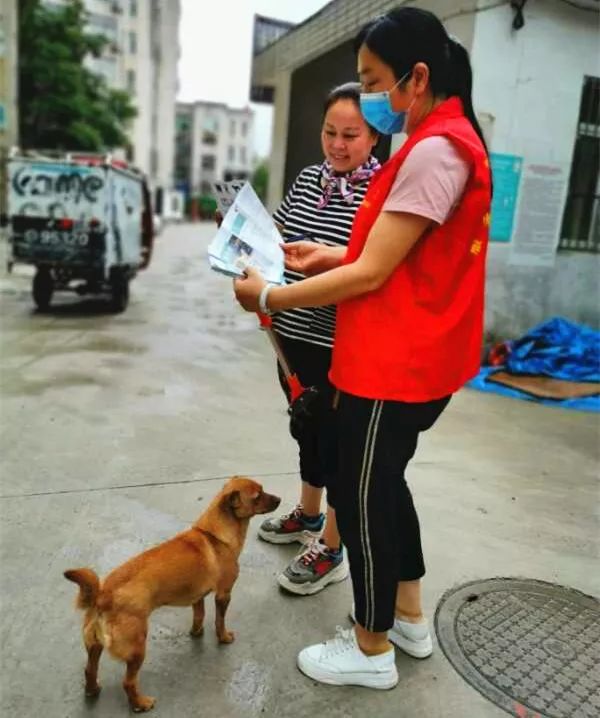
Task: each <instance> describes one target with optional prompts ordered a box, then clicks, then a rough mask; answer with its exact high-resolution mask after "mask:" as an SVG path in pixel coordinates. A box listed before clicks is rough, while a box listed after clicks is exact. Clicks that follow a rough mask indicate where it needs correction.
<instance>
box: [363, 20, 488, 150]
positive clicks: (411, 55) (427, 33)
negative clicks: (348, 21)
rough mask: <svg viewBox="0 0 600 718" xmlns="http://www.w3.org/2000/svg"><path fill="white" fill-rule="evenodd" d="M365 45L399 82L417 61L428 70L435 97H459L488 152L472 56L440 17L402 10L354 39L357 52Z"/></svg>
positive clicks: (368, 27)
mask: <svg viewBox="0 0 600 718" xmlns="http://www.w3.org/2000/svg"><path fill="white" fill-rule="evenodd" d="M362 45H366V46H367V47H368V48H369V50H371V52H373V53H374V54H375V55H377V56H378V57H380V58H381V60H383V62H385V64H386V65H389V66H390V67H391V68H392V70H393V71H394V75H395V77H396V79H397V80H399V79H400V78H402V77H403V76H404V75H406V74H407V73H409V72H410V71H411V70H412V68H413V67H414V66H415V65H416V64H417V63H418V62H424V63H425V64H426V65H427V67H428V68H429V82H430V84H431V92H432V93H433V96H434V97H439V98H447V97H453V96H456V97H460V99H461V100H462V103H463V106H464V110H465V115H466V117H467V118H468V119H469V121H470V122H471V124H472V125H473V129H474V130H475V132H476V133H477V134H478V135H479V137H480V139H481V141H482V142H483V146H484V147H485V150H486V152H487V151H488V148H487V144H486V142H485V138H484V136H483V132H482V130H481V127H480V125H479V122H478V121H477V117H476V116H475V111H474V110H473V100H472V98H471V91H472V87H473V73H472V71H471V61H470V59H469V53H468V52H467V50H466V48H464V47H463V46H462V45H461V44H460V43H459V42H458V41H457V40H454V39H453V38H451V37H449V36H448V33H447V32H446V29H445V28H444V26H443V25H442V23H441V21H440V20H439V18H437V17H436V16H435V15H434V14H433V13H432V12H429V11H428V10H420V9H419V8H415V7H401V8H397V9H396V10H390V11H389V12H388V13H386V14H385V15H381V16H380V17H378V18H376V19H375V20H372V21H371V22H370V23H368V24H367V25H365V26H364V27H363V28H362V30H361V31H360V32H359V33H358V35H357V36H356V38H355V40H354V51H355V52H356V53H358V51H359V49H360V48H361V46H362Z"/></svg>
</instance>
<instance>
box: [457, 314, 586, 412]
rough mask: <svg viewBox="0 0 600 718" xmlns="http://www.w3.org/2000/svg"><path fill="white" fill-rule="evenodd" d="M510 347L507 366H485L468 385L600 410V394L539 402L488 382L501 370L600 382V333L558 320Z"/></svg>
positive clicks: (523, 393)
mask: <svg viewBox="0 0 600 718" xmlns="http://www.w3.org/2000/svg"><path fill="white" fill-rule="evenodd" d="M508 346H509V348H510V353H509V354H508V357H507V361H506V365H505V366H502V367H499V366H494V367H489V366H487V367H482V369H481V371H480V372H479V374H478V375H477V376H476V377H475V379H473V380H472V381H471V382H469V386H471V387H472V388H474V389H479V390H481V391H491V392H494V393H496V394H503V395H505V396H512V397H516V398H518V399H527V400H528V401H537V402H540V403H542V404H550V405H552V406H560V407H564V408H567V409H580V410H584V411H600V395H599V394H596V395H595V396H590V397H582V398H579V399H563V400H557V399H540V398H538V397H535V396H531V395H530V394H526V393H525V392H522V391H519V390H518V389H512V388H510V387H507V386H503V385H501V384H496V383H494V382H488V381H487V378H488V376H489V375H490V374H493V373H494V372H497V371H501V370H502V371H508V372H509V373H511V374H527V375H530V376H549V377H553V378H554V379H565V380H567V381H578V382H583V381H590V382H597V381H600V332H597V331H595V330H593V329H590V328H589V327H585V326H581V325H579V324H574V323H573V322H570V321H568V320H567V319H562V318H560V317H555V318H554V319H550V320H549V321H547V322H544V323H543V324H539V325H538V326H537V327H534V328H533V329H532V330H531V331H529V332H528V333H527V334H525V336H523V337H521V338H520V339H517V340H516V341H513V342H508Z"/></svg>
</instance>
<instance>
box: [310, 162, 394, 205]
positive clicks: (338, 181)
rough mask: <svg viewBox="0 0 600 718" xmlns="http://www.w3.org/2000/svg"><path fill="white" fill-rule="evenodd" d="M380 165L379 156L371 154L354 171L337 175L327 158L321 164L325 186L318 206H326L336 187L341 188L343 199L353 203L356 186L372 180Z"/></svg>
mask: <svg viewBox="0 0 600 718" xmlns="http://www.w3.org/2000/svg"><path fill="white" fill-rule="evenodd" d="M380 167H381V165H380V164H379V160H378V159H377V157H374V156H373V155H370V156H369V159H368V160H367V161H366V162H365V163H364V164H362V165H361V166H360V167H357V168H356V169H355V170H352V172H346V174H343V175H337V174H335V172H334V169H333V167H332V166H331V164H330V163H329V162H328V161H327V160H325V162H323V164H322V165H321V187H322V188H323V194H322V195H321V197H320V199H319V201H318V202H317V207H318V208H319V209H322V208H323V207H325V205H326V204H327V203H328V202H329V200H330V199H331V196H332V195H333V193H334V191H335V190H336V188H337V189H339V192H340V194H341V195H342V197H343V199H344V200H345V201H346V202H347V203H348V204H352V202H354V189H355V186H356V185H357V184H362V183H363V182H365V181H367V180H370V179H371V177H372V176H373V175H374V174H375V172H377V170H378V169H379V168H380Z"/></svg>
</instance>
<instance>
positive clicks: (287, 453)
mask: <svg viewBox="0 0 600 718" xmlns="http://www.w3.org/2000/svg"><path fill="white" fill-rule="evenodd" d="M211 233H212V227H210V226H207V225H195V226H190V225H183V226H176V227H169V228H167V230H166V231H165V232H164V233H163V235H162V236H161V238H160V240H159V242H158V246H157V249H156V253H155V257H154V260H153V263H152V265H151V267H150V269H149V270H147V271H146V272H144V273H142V274H140V276H139V277H138V278H136V279H135V281H134V282H133V284H132V292H131V294H132V297H131V303H130V306H129V308H128V310H127V311H126V312H125V313H123V314H121V315H116V316H115V315H112V314H110V313H109V312H108V307H107V305H106V303H105V302H104V301H103V300H100V299H86V298H83V299H82V298H80V297H76V296H70V295H62V296H61V295H57V296H56V298H55V300H54V302H53V307H52V308H51V310H50V311H49V312H48V313H46V314H37V313H35V312H34V311H33V309H32V301H31V298H30V290H29V284H30V275H29V273H28V271H27V270H26V269H23V268H16V269H15V271H14V272H13V274H12V275H5V276H3V277H2V278H1V280H0V302H1V308H2V309H1V332H2V334H1V354H2V371H1V376H0V382H1V394H0V397H1V399H0V401H1V403H0V424H1V427H0V428H1V431H2V434H1V437H2V438H1V445H0V451H1V479H2V485H1V500H0V511H1V515H0V527H1V528H0V531H1V533H0V550H1V563H0V601H1V604H0V605H1V609H2V616H1V619H2V634H1V644H0V645H1V646H2V648H1V653H2V667H1V671H0V714H2V715H5V716H9V717H10V718H13V717H14V718H29V717H30V716H31V717H33V716H40V715H43V716H45V717H46V716H47V717H48V718H74V717H80V716H86V717H87V716H94V718H115V717H116V716H120V715H126V714H127V710H128V709H127V705H126V701H125V698H124V694H123V692H122V689H121V685H120V683H121V678H122V667H121V665H120V664H118V663H115V662H114V661H112V660H111V659H110V658H108V657H105V658H104V659H103V661H102V664H101V680H102V683H103V686H104V690H103V692H102V694H101V696H100V698H99V699H98V701H97V702H96V703H95V704H87V703H86V702H85V700H84V697H83V689H82V669H83V665H84V654H83V648H82V646H81V643H80V634H79V616H78V615H77V614H76V613H75V611H74V610H73V599H74V596H75V587H74V586H73V585H72V584H70V583H68V582H67V581H65V580H64V578H63V577H62V572H63V570H64V569H66V568H69V567H74V566H78V565H90V566H92V567H94V568H95V569H97V570H98V571H99V572H101V573H105V572H107V571H108V570H110V569H111V568H112V567H114V566H115V565H117V564H118V563H120V562H122V561H123V560H125V559H126V558H128V557H130V556H131V555H132V554H134V553H136V552H138V551H140V550H142V549H143V548H145V547H147V546H149V545H152V544H154V543H156V542H158V541H161V540H163V539H164V538H167V537H169V536H171V535H172V534H174V533H176V532H177V531H179V530H181V529H183V528H185V527H186V526H187V525H188V524H189V523H190V522H192V521H193V520H194V519H195V518H196V516H197V515H198V514H199V513H200V512H201V511H202V509H203V506H205V505H206V502H207V500H208V499H210V497H212V496H213V495H214V493H216V491H218V489H219V488H220V486H221V485H222V483H223V480H224V478H226V477H228V476H229V475H231V474H237V473H247V474H250V475H252V476H254V477H257V478H258V479H259V480H260V481H261V482H262V483H263V484H264V485H265V487H266V488H267V489H268V490H270V491H272V492H273V493H277V494H279V495H281V496H282V497H283V499H284V505H291V504H292V503H293V502H294V501H295V500H296V498H297V491H298V476H297V466H296V459H295V450H294V446H293V444H292V441H291V440H290V439H289V437H288V435H287V431H286V415H285V409H284V404H283V401H282V397H281V396H280V390H279V387H278V386H277V384H276V381H275V375H274V361H273V358H272V354H271V350H270V348H269V346H268V344H267V341H266V338H265V337H264V336H262V335H261V334H260V333H259V332H257V331H256V320H255V318H254V317H253V316H250V315H245V314H243V313H242V312H241V311H239V310H238V309H237V307H236V306H235V305H234V303H233V300H232V298H231V291H230V282H229V280H228V279H227V278H225V277H221V276H219V275H216V274H213V273H211V272H210V271H209V270H208V269H207V268H206V261H205V250H206V245H207V243H208V241H209V239H210V237H211ZM598 458H599V457H598V423H597V421H596V419H595V417H593V416H591V415H589V414H579V413H573V412H568V413H567V412H563V411H560V410H554V409H549V408H546V407H538V406H534V405H530V404H526V403H523V402H517V401H514V400H510V399H505V398H502V397H494V396H488V395H480V394H476V393H473V392H469V391H465V392H462V393H461V394H460V395H459V396H458V397H456V399H455V400H454V401H453V402H452V404H451V406H450V407H449V409H448V410H447V412H446V414H445V415H444V416H443V417H442V419H441V420H440V422H439V424H438V426H437V427H436V428H435V429H434V430H433V431H432V432H431V433H430V434H428V435H427V436H425V437H424V439H423V441H422V444H421V447H420V450H419V453H418V455H417V459H416V461H415V463H414V466H413V469H412V472H411V474H410V480H411V484H412V486H413V488H414V494H415V499H416V502H417V504H418V507H419V509H420V513H421V519H422V525H423V534H424V543H425V549H426V556H427V559H428V576H427V579H426V582H425V604H426V607H427V610H428V612H429V614H432V613H433V610H434V609H435V605H436V603H437V601H438V600H439V597H440V596H441V594H442V593H443V592H444V591H445V590H446V589H447V588H449V587H450V586H453V585H455V584H457V583H460V582H463V581H467V580H474V579H480V578H487V577H491V576H528V577H531V578H538V579H542V580H546V581H554V582H559V583H562V584H565V585H569V586H572V587H574V588H578V589H580V590H583V591H585V592H586V593H595V594H597V593H598V592H599V589H600V586H599V583H600V582H599V579H598V572H597V565H598V563H597V560H598V523H597V516H596V509H597V505H598V483H597V480H598V476H597V470H598ZM257 522H258V519H257V520H255V523H253V525H252V527H251V531H250V533H249V536H248V541H247V544H246V548H245V550H244V553H243V556H242V559H241V574H240V578H239V580H238V583H237V585H236V587H235V589H234V594H233V600H232V603H231V606H230V611H229V618H230V624H231V628H232V630H234V631H235V632H236V636H237V640H236V642H235V643H234V644H233V645H231V646H225V647H222V646H219V645H217V643H216V639H215V637H214V635H213V634H212V631H211V630H207V631H206V633H205V636H204V637H203V638H202V639H200V640H195V641H192V640H191V639H190V638H189V636H188V634H187V632H188V630H189V627H190V625H191V609H190V610H188V609H176V608H166V609H161V610H160V611H158V612H156V613H155V614H154V615H153V618H152V628H151V634H150V637H149V643H148V655H147V660H146V663H145V665H144V668H143V670H142V674H141V680H142V686H143V687H144V689H145V690H146V691H147V692H148V693H149V694H151V695H154V696H156V697H157V698H158V703H157V706H156V708H155V710H154V715H156V716H165V717H168V718H187V717H188V716H189V717H192V716H194V717H195V716H198V717H199V718H200V717H202V718H230V717H231V718H238V717H241V716H244V718H246V717H247V718H253V717H255V716H268V717H270V716H273V717H275V716H278V717H285V716H290V717H292V716H293V717H294V718H303V717H304V716H307V717H308V716H314V715H315V714H319V713H327V714H328V715H329V716H332V717H333V718H336V717H338V716H339V717H340V718H341V716H357V717H359V716H364V715H365V714H367V713H368V714H370V715H372V716H377V717H378V718H379V717H381V718H387V717H388V716H390V717H391V716H395V717H396V716H411V717H412V716H424V717H425V716H427V718H464V717H465V716H476V717H477V718H479V717H480V716H483V717H487V716H490V717H493V716H498V717H499V716H501V715H505V713H503V712H502V711H500V710H499V709H498V708H496V707H494V706H492V705H490V704H489V703H487V702H486V701H485V700H484V699H483V698H481V697H480V696H479V694H478V693H476V692H475V691H474V690H473V689H472V688H470V687H469V686H468V685H466V684H465V683H464V682H463V681H462V679H461V678H460V677H459V676H458V675H457V674H456V673H455V672H454V670H453V669H452V668H451V667H450V665H449V664H448V663H447V661H446V660H445V658H444V657H443V655H442V654H441V652H440V651H437V653H435V654H434V656H433V657H432V658H431V659H429V660H427V661H424V662H421V663H419V662H416V661H414V660H411V659H409V658H407V657H403V656H398V669H399V673H400V683H399V685H398V687H397V688H396V689H394V690H393V691H391V692H374V691H368V690H365V689H357V688H356V689H355V688H346V689H344V688H341V689H340V688H331V687H327V686H321V685H317V684H315V683H313V682H312V681H310V680H308V679H306V678H305V677H303V676H302V675H301V674H300V673H299V672H298V671H297V669H296V667H295V656H296V653H297V651H298V650H299V649H300V648H302V647H303V646H304V645H306V644H307V643H312V642H316V641H319V640H321V639H323V638H324V637H327V636H328V635H331V634H332V633H333V630H334V628H335V626H336V625H337V624H341V625H347V618H346V611H347V608H348V607H349V604H350V600H351V596H350V586H349V583H348V582H344V583H342V584H339V585H337V586H333V587H329V588H327V590H325V591H324V592H323V593H321V594H319V595H317V596H314V597H307V598H295V597H290V596H286V595H284V594H283V593H281V592H280V591H279V590H278V589H277V588H276V584H275V577H276V575H277V573H278V572H279V570H281V568H282V567H283V566H284V564H285V562H286V561H287V560H289V558H291V556H292V555H293V554H294V552H295V550H296V549H295V548H294V547H274V546H271V545H268V544H265V543H262V542H259V541H258V540H257V539H256V528H257ZM212 617H213V612H212V607H211V606H209V610H208V612H207V627H208V626H209V625H210V624H211V623H212Z"/></svg>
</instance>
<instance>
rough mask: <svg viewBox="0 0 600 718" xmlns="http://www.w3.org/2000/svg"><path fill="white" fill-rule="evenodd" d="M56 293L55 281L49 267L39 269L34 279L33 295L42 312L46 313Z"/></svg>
mask: <svg viewBox="0 0 600 718" xmlns="http://www.w3.org/2000/svg"><path fill="white" fill-rule="evenodd" d="M53 293H54V279H53V277H52V273H51V272H50V270H49V269H48V268H47V267H38V270H37V272H36V273H35V276H34V278H33V285H32V294H33V301H34V302H35V306H36V307H37V308H38V309H39V311H40V312H45V311H46V310H47V309H48V307H49V306H50V302H51V301H52V294H53Z"/></svg>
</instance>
